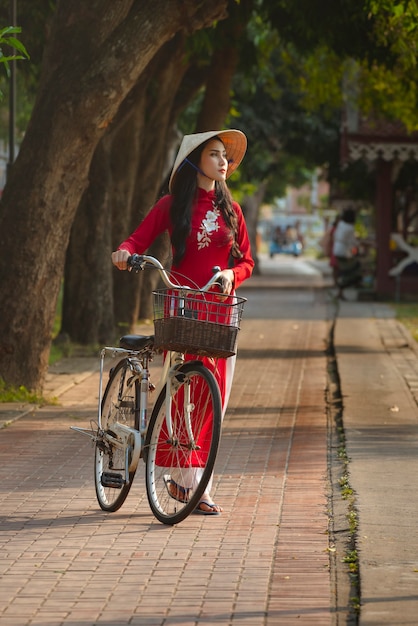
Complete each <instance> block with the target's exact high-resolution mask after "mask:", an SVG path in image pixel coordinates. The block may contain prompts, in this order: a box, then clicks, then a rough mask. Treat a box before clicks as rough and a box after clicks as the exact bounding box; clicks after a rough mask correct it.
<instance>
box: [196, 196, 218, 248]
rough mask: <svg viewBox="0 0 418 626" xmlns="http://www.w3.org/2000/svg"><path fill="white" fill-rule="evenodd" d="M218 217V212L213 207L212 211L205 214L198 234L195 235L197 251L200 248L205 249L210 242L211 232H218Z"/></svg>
mask: <svg viewBox="0 0 418 626" xmlns="http://www.w3.org/2000/svg"><path fill="white" fill-rule="evenodd" d="M219 215H220V211H219V209H218V208H216V206H214V207H213V210H212V211H208V212H207V213H206V216H205V218H204V219H203V220H202V223H201V225H200V229H199V232H198V233H197V249H198V250H201V249H202V248H206V247H207V246H208V245H209V244H210V242H211V238H210V235H211V233H213V232H216V231H217V230H219V224H218V217H219Z"/></svg>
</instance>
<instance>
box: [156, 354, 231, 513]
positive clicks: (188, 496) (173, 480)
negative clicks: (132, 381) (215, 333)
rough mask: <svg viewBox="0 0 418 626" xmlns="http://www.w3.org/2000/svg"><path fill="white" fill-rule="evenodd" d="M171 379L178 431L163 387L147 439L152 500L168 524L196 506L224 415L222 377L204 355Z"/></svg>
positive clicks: (187, 364)
mask: <svg viewBox="0 0 418 626" xmlns="http://www.w3.org/2000/svg"><path fill="white" fill-rule="evenodd" d="M170 384H171V388H172V393H171V420H169V421H171V424H172V431H173V432H172V434H171V435H170V433H169V432H168V429H167V420H166V387H164V389H163V390H162V391H161V393H160V395H159V396H158V398H157V401H156V403H155V406H154V409H153V412H152V415H151V419H150V423H149V426H148V431H147V436H146V439H145V450H146V470H145V476H146V488H147V496H148V501H149V504H150V507H151V510H152V512H153V514H154V515H155V517H156V518H157V519H158V520H159V521H160V522H162V523H163V524H177V523H179V522H181V521H182V520H184V519H185V518H186V517H187V516H188V515H189V514H190V513H192V512H193V511H194V510H195V509H196V506H197V504H198V503H199V501H200V498H201V496H202V494H203V493H204V491H205V489H206V486H207V484H208V482H209V479H210V477H211V475H212V471H213V466H214V464H215V460H216V455H217V452H218V446H219V441H220V436H221V421H222V405H221V396H220V391H219V387H218V383H217V382H216V379H215V377H214V376H213V374H212V372H210V371H209V370H208V369H207V368H206V367H205V366H204V365H203V364H202V363H201V362H200V361H191V362H188V363H184V364H183V365H182V366H181V367H180V368H179V369H178V371H177V372H176V374H175V376H173V378H172V380H171V383H170Z"/></svg>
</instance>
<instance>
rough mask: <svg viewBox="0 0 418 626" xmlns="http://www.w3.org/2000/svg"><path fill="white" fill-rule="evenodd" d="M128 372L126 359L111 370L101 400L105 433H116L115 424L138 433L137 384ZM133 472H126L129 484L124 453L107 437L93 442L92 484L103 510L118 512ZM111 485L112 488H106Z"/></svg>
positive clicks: (129, 368) (127, 490) (133, 474)
mask: <svg viewBox="0 0 418 626" xmlns="http://www.w3.org/2000/svg"><path fill="white" fill-rule="evenodd" d="M131 373H132V370H131V367H130V361H129V359H122V360H121V361H119V363H118V364H117V365H116V366H115V367H114V369H113V370H112V373H111V375H110V378H109V381H108V383H107V385H106V389H105V392H104V394H103V400H102V414H101V426H102V430H103V431H104V432H105V433H109V434H115V433H114V432H113V430H112V428H114V424H115V423H116V422H119V423H120V424H123V425H125V426H129V427H131V428H136V429H137V430H138V428H139V423H138V419H139V418H138V415H139V413H138V407H139V383H138V380H137V379H136V378H135V379H134V378H132V376H130V374H131ZM130 458H131V457H130ZM135 470H136V467H135V469H134V470H133V471H129V481H128V482H125V481H124V478H123V476H124V474H125V453H124V451H123V450H121V449H119V448H116V447H115V446H112V445H111V443H110V441H109V440H108V439H106V438H104V439H103V440H98V441H97V442H96V445H95V451H94V483H95V488H96V496H97V500H98V502H99V505H100V507H101V509H103V511H109V512H114V511H117V510H118V509H120V507H121V506H122V504H123V503H124V502H125V500H126V498H127V496H128V493H129V491H130V488H131V486H132V481H133V479H134V476H135ZM106 480H107V484H106ZM112 482H113V483H114V484H113V486H111V485H109V483H112Z"/></svg>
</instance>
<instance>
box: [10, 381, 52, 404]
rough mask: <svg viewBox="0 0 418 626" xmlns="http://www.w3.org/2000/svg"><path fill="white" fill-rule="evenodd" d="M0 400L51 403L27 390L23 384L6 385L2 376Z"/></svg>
mask: <svg viewBox="0 0 418 626" xmlns="http://www.w3.org/2000/svg"><path fill="white" fill-rule="evenodd" d="M0 402H23V403H25V404H39V405H44V404H51V401H49V400H46V399H45V398H44V397H43V396H41V395H39V394H37V393H34V392H32V391H28V390H27V389H26V387H24V386H23V385H21V386H20V387H14V386H13V385H6V383H5V382H4V380H3V379H2V378H0Z"/></svg>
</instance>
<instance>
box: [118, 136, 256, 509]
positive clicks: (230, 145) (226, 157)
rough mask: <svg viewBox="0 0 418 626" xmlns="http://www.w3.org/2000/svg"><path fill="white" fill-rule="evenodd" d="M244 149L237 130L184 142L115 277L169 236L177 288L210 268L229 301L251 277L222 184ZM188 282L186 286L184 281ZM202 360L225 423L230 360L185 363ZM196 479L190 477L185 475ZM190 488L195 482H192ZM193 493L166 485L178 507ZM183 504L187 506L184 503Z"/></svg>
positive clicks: (243, 238)
mask: <svg viewBox="0 0 418 626" xmlns="http://www.w3.org/2000/svg"><path fill="white" fill-rule="evenodd" d="M246 148H247V139H246V137H245V135H244V133H242V132H241V131H239V130H221V131H208V132H204V133H196V134H193V135H186V136H185V137H184V138H183V141H182V143H181V145H180V148H179V152H178V154H177V157H176V160H175V162H174V166H173V170H172V174H171V177H170V181H169V192H170V193H169V194H168V195H165V196H163V197H162V198H161V199H160V200H159V201H158V202H157V203H156V204H155V206H154V207H153V208H152V209H151V211H150V212H149V213H148V215H147V216H146V217H145V219H144V220H143V221H142V223H141V224H140V225H139V226H138V228H137V229H136V230H135V231H134V232H133V233H132V234H131V235H130V236H129V237H128V238H127V239H126V240H125V241H124V242H123V243H121V244H120V246H119V247H118V249H117V250H116V251H115V252H113V253H112V262H113V264H114V265H115V266H116V267H117V268H118V269H120V270H126V269H127V260H128V258H129V256H130V255H132V254H134V253H138V254H143V253H144V252H145V251H146V250H147V249H148V248H149V246H150V245H151V244H152V242H153V241H154V239H155V238H156V237H157V236H158V235H160V234H161V233H162V232H164V231H168V233H169V235H170V239H171V246H172V255H173V263H172V270H171V271H172V272H173V273H177V274H179V275H181V276H182V283H183V284H187V285H189V286H191V287H194V288H196V287H202V286H203V285H205V284H206V283H207V281H208V280H209V279H210V277H211V276H212V268H213V267H214V266H216V265H218V266H219V267H220V268H221V270H222V274H221V280H222V291H223V293H224V294H231V293H234V291H235V289H236V288H237V287H239V285H240V284H241V283H242V282H243V281H244V280H246V279H247V278H249V277H250V276H251V273H252V270H253V267H254V261H253V258H252V256H251V249H250V242H249V238H248V233H247V227H246V224H245V220H244V217H243V214H242V210H241V207H240V206H239V204H238V203H237V202H234V201H233V199H232V196H231V193H230V191H229V189H228V186H227V184H226V179H227V178H228V177H229V176H230V175H231V174H232V173H233V172H234V171H235V170H236V169H237V167H238V166H239V164H240V162H241V161H242V159H243V157H244V154H245V152H246ZM184 277H187V278H184ZM196 358H199V359H201V360H202V361H203V362H204V364H205V365H206V366H207V367H208V368H209V369H210V370H211V371H212V372H213V373H214V375H215V378H216V380H217V382H218V384H219V389H220V392H221V397H222V415H224V414H225V410H226V407H227V404H228V399H229V394H230V391H231V385H232V378H233V374H234V368H235V356H233V357H229V358H227V359H216V360H214V359H209V358H206V357H196V356H193V355H186V360H189V359H196ZM196 471H200V470H198V469H196V470H190V472H196ZM190 481H192V478H190ZM211 486H212V479H211V480H210V481H209V484H208V487H207V489H206V493H204V494H203V496H202V499H201V501H200V503H199V505H198V507H197V509H196V512H197V513H200V514H203V515H219V514H220V513H221V511H222V507H221V506H220V505H218V504H215V503H214V502H213V500H212V498H211V495H210V490H211ZM190 488H191V486H190V484H189V485H180V484H178V483H176V482H175V481H174V480H173V477H171V480H170V481H169V484H168V485H167V489H168V490H169V493H170V495H171V496H172V497H173V498H174V499H176V500H178V499H185V498H187V494H188V490H190ZM183 501H184V500H183Z"/></svg>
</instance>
